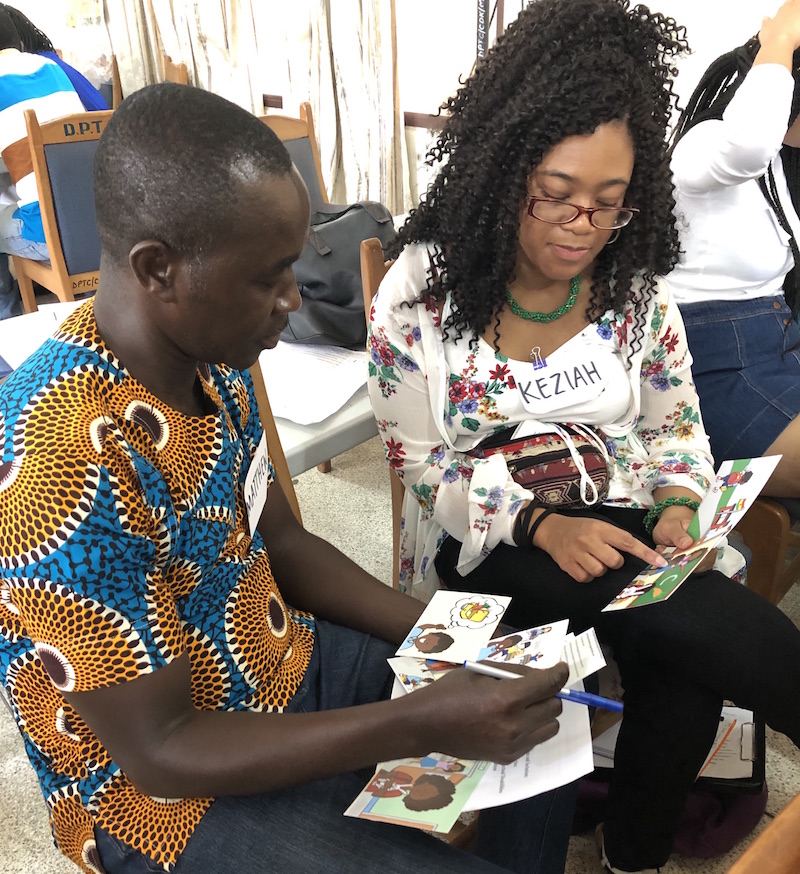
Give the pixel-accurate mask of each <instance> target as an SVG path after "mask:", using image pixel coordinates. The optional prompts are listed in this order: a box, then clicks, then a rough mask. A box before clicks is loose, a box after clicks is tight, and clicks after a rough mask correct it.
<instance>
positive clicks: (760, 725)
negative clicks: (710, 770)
mask: <svg viewBox="0 0 800 874" xmlns="http://www.w3.org/2000/svg"><path fill="white" fill-rule="evenodd" d="M734 731H735V732H736V734H737V735H738V736H737V737H736V739H735V740H736V742H735V746H738V749H739V756H740V759H741V761H743V762H748V761H749V762H750V763H751V766H752V767H751V772H750V775H749V776H745V777H704V776H702V774H701V776H699V777H698V778H697V781H696V783H695V785H696V786H697V787H698V788H703V789H712V790H714V791H715V792H748V793H753V794H755V793H758V792H761V790H762V788H763V786H764V779H765V760H766V736H767V732H766V727H765V725H764V720H763V719H761V718H760V717H759V716H757V715H756V714H753V717H752V721H743V722H740V723H738V724H737V726H736V727H735V729H734ZM729 740H730V739H729Z"/></svg>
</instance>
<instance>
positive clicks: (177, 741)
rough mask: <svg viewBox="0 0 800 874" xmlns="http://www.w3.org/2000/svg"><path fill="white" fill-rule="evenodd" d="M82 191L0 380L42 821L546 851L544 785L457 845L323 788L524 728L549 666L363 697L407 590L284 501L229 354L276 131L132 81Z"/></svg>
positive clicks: (3, 633)
mask: <svg viewBox="0 0 800 874" xmlns="http://www.w3.org/2000/svg"><path fill="white" fill-rule="evenodd" d="M95 195H96V205H97V220H98V228H99V233H100V238H101V244H102V261H101V276H100V284H99V290H98V292H97V295H96V297H95V298H94V299H93V300H91V301H89V302H87V303H86V304H84V305H83V306H81V307H80V308H79V309H78V310H76V311H75V313H74V314H73V315H72V316H71V317H70V318H69V319H68V320H67V321H66V322H65V323H64V324H63V325H62V326H61V328H60V329H59V331H58V332H57V334H56V335H55V336H54V337H53V338H52V339H50V340H49V341H47V342H46V343H45V344H44V345H43V346H42V347H41V348H40V349H39V350H38V351H37V352H36V353H35V354H34V355H33V356H32V357H31V358H30V359H29V360H28V361H27V362H25V363H24V364H23V365H22V366H21V367H19V368H18V369H17V370H16V371H15V372H14V373H13V374H12V375H11V377H10V378H9V379H8V380H7V381H6V382H5V383H4V384H3V386H2V387H1V388H0V446H2V455H1V456H0V596H1V597H0V678H2V682H3V685H4V686H5V689H6V691H7V694H8V696H9V698H10V700H11V703H12V706H13V709H14V714H15V716H16V719H17V722H18V724H19V727H20V729H21V731H22V734H23V738H24V742H25V747H26V751H27V753H28V755H29V757H30V760H31V762H32V764H33V766H34V768H35V769H36V772H37V774H38V777H39V780H40V784H41V789H42V792H43V794H44V797H45V799H46V801H47V805H48V808H49V811H50V816H51V821H52V827H53V834H54V837H55V840H56V842H57V845H58V846H59V848H60V849H61V850H62V852H63V853H64V854H66V855H67V856H68V857H69V858H71V859H72V860H73V861H74V862H75V863H76V864H77V865H78V866H79V867H80V868H82V869H83V870H84V871H86V872H107V874H114V872H116V871H121V870H123V869H124V870H125V871H126V872H130V871H172V870H174V871H175V872H176V874H190V872H200V871H202V872H211V871H213V872H222V871H237V872H240V871H267V870H269V871H314V872H317V871H325V872H336V871H342V872H345V871H347V872H351V871H354V870H355V871H357V870H374V869H372V867H371V866H372V863H373V861H374V860H375V859H380V860H381V863H380V867H381V869H382V870H383V871H387V872H391V871H398V872H399V871H403V872H407V871H409V870H412V869H413V870H415V871H418V872H434V871H435V872H448V871H453V872H455V871H459V872H469V871H497V870H501V869H498V868H497V867H495V866H494V865H492V864H491V863H490V862H487V861H486V858H490V859H493V860H494V861H496V862H498V863H500V864H502V865H503V867H504V868H505V869H507V870H521V868H520V866H521V865H522V864H523V862H524V865H525V868H524V870H531V863H530V860H531V859H537V858H540V857H541V858H546V857H547V854H548V853H555V855H556V856H558V857H563V855H564V854H565V853H566V844H567V841H568V835H569V825H570V822H571V804H572V802H573V798H574V795H573V793H572V791H571V790H569V789H568V790H560V791H559V793H553V794H549V795H545V796H540V797H539V798H536V799H532V800H531V801H529V802H525V803H524V804H521V805H515V806H514V809H513V811H503V810H501V811H500V812H499V813H498V814H497V815H495V814H494V813H488V814H487V815H486V816H483V815H482V816H481V818H480V822H481V828H480V834H479V847H478V848H479V852H478V855H466V854H463V853H461V852H460V851H457V850H455V849H453V848H452V847H450V846H449V845H447V844H445V843H443V842H440V841H436V840H433V839H431V838H430V837H429V836H426V835H425V834H423V833H421V832H418V831H416V830H413V829H399V828H396V827H393V826H389V825H387V824H383V823H373V822H365V821H362V820H356V819H346V818H344V817H343V816H342V813H343V811H344V810H345V808H346V807H347V806H348V805H349V803H350V802H351V801H352V799H353V798H354V797H355V796H356V795H357V794H358V792H359V791H360V789H361V788H362V787H363V785H364V777H363V775H361V776H359V775H357V774H355V773H354V771H356V770H357V769H362V768H365V767H369V766H373V765H374V764H375V763H376V762H379V761H385V760H388V759H393V758H399V757H403V756H410V755H416V756H422V755H426V754H428V753H430V751H431V750H434V749H435V750H439V751H441V752H443V753H445V754H449V755H451V756H456V757H466V758H485V759H493V760H495V761H500V762H508V761H511V760H513V759H515V758H517V757H518V756H519V755H520V754H522V753H524V752H525V751H526V750H528V749H530V748H531V747H532V746H534V745H535V744H536V743H539V742H541V741H543V740H545V739H547V738H549V737H551V736H552V735H553V734H554V733H555V732H556V730H557V723H556V721H555V719H556V716H557V714H558V712H559V710H560V703H559V702H558V701H557V700H556V699H554V698H553V697H552V695H553V693H554V692H555V691H557V690H558V689H559V688H560V687H561V686H562V685H563V683H564V682H565V680H566V677H567V671H566V668H565V666H564V665H559V666H557V667H555V668H553V669H550V670H548V671H528V672H526V675H525V678H524V679H523V682H521V683H497V682H495V681H494V680H492V679H491V678H487V677H482V676H478V675H476V674H474V673H471V672H469V673H468V672H466V671H455V672H451V674H450V675H448V676H447V677H445V678H444V679H442V680H440V681H438V682H437V683H436V684H431V685H430V686H429V687H426V688H423V689H420V690H419V691H417V692H415V693H414V694H413V695H409V696H405V697H403V698H401V699H398V700H394V701H390V700H388V698H389V692H390V688H391V672H390V669H389V667H388V664H387V663H386V657H387V656H388V655H391V654H392V653H393V651H394V650H395V648H396V647H397V646H398V645H399V643H400V642H401V641H402V640H403V639H404V638H405V636H406V634H407V632H408V629H409V628H412V627H414V625H415V624H416V622H417V620H418V618H419V615H420V613H421V610H422V607H423V605H422V604H421V603H420V602H418V601H415V600H414V599H412V598H410V597H408V596H406V595H403V594H401V593H399V592H397V591H394V590H392V589H391V588H389V587H387V586H385V585H383V584H381V583H379V582H378V581H377V580H375V579H374V578H372V577H370V576H369V575H368V574H366V573H365V572H364V571H363V570H361V569H360V568H358V567H356V566H355V565H354V564H353V563H352V562H350V561H349V560H348V559H347V558H345V557H344V556H343V555H342V554H341V553H339V552H338V551H336V550H335V549H334V548H333V547H331V546H330V545H329V544H327V543H324V542H323V541H321V540H319V539H318V538H316V537H314V536H313V535H312V534H310V533H309V532H307V531H305V530H304V529H303V528H302V526H301V525H300V524H299V523H298V522H297V521H296V520H295V517H294V516H293V514H292V512H291V510H290V508H289V505H288V503H287V500H286V498H285V496H284V495H283V493H282V492H281V488H280V486H279V484H278V483H277V481H276V480H275V478H274V476H273V471H272V466H271V463H270V462H269V456H268V447H266V446H265V442H264V436H263V431H262V427H261V424H260V421H259V415H258V409H257V404H256V400H255V396H254V393H253V385H252V381H251V379H250V376H249V374H248V372H247V368H248V367H250V366H251V365H252V364H253V363H254V362H255V361H256V360H257V358H258V355H259V353H260V352H261V351H262V349H265V348H269V347H274V346H275V345H276V344H277V342H278V338H279V336H280V333H281V330H282V329H283V328H284V327H285V325H286V322H287V315H288V313H289V312H290V311H292V310H295V309H297V308H298V306H299V305H300V298H299V294H298V291H297V286H296V283H295V280H294V276H293V273H292V264H293V262H294V261H295V260H297V258H298V257H299V255H300V253H301V251H302V249H303V246H304V245H305V241H306V236H307V231H308V224H309V205H308V196H307V193H306V190H305V187H304V185H303V183H302V181H301V180H300V177H299V175H298V174H297V171H296V170H295V169H294V168H293V166H292V164H291V162H290V159H289V156H288V153H287V152H286V150H285V149H284V147H283V145H282V144H281V143H280V142H279V140H278V139H277V138H276V137H275V135H274V134H273V133H272V132H271V131H270V130H269V128H267V126H266V125H264V124H263V123H262V122H260V121H259V120H258V119H256V118H255V117H253V116H251V115H249V114H248V113H247V112H245V111H244V110H242V109H240V108H238V107H236V106H234V105H233V104H231V103H229V102H228V101H226V100H223V99H222V98H220V97H216V96H214V95H212V94H210V93H208V92H204V91H201V90H199V89H194V88H187V87H185V86H177V85H169V84H163V85H155V86H151V87H148V88H145V89H142V90H141V91H139V92H136V93H135V94H133V95H131V96H130V97H128V98H127V99H126V100H125V101H124V103H123V104H122V107H121V108H120V109H118V110H117V111H116V112H115V114H114V116H113V117H112V119H111V121H110V122H109V124H108V127H107V129H106V131H105V132H104V134H103V137H102V139H101V141H100V143H99V147H98V151H97V157H96V159H95ZM223 362H224V363H223ZM251 470H259V471H261V472H264V471H265V472H266V473H265V475H263V476H262V483H261V488H260V489H259V484H258V482H256V481H254V479H255V478H254V477H251V476H250V471H251ZM259 475H261V474H259ZM264 490H266V502H265V503H264V502H263V500H261V501H259V500H258V499H256V500H254V501H252V502H251V503H249V504H248V503H246V500H245V496H246V495H248V496H249V495H250V493H251V492H252V493H254V494H255V493H259V492H260V493H261V494H260V496H261V498H262V499H263V497H264ZM256 498H258V495H256ZM262 507H263V511H262V509H261V508H262ZM509 828H513V829H514V830H515V831H514V834H515V838H514V840H513V841H511V840H508V839H507V831H508V829H509ZM542 846H546V847H547V848H548V849H546V850H545V851H542V849H541V848H542ZM509 853H511V854H512V855H513V854H514V853H518V855H519V858H520V859H522V861H520V862H519V864H517V859H516V858H512V857H511V856H509ZM482 857H484V858H482ZM559 864H561V863H560V862H558V861H556V862H555V863H554V864H551V863H549V862H548V863H547V864H545V863H543V866H544V867H542V868H540V869H539V870H540V871H544V870H545V869H546V870H547V871H551V870H556V869H557V867H558V865H559Z"/></svg>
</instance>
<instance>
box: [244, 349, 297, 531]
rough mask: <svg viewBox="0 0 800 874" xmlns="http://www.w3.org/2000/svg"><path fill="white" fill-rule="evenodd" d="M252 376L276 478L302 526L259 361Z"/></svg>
mask: <svg viewBox="0 0 800 874" xmlns="http://www.w3.org/2000/svg"><path fill="white" fill-rule="evenodd" d="M250 376H252V377H253V388H254V390H255V394H256V400H257V401H258V411H259V414H260V416H261V426H262V427H263V429H264V431H265V433H266V435H267V451H268V452H269V456H270V458H271V459H272V466H273V468H274V469H275V476H276V478H277V480H278V482H279V483H280V484H281V488H282V489H283V493H284V494H285V495H286V500H287V501H288V502H289V505H290V506H291V508H292V511H293V512H294V515H295V517H296V518H297V521H298V522H299V523H300V524H301V525H302V524H303V517H302V516H301V515H300V505H299V504H298V503H297V494H296V493H295V490H294V483H293V482H292V475H291V474H290V473H289V465H288V464H287V463H286V456H285V455H284V454H283V447H282V446H281V438H280V437H279V436H278V429H277V428H276V427H275V417H274V416H273V415H272V407H270V405H269V398H268V397H267V389H266V386H265V385H264V375H263V374H262V373H261V365H260V364H259V363H258V361H256V363H255V364H254V365H253V366H252V367H251V368H250Z"/></svg>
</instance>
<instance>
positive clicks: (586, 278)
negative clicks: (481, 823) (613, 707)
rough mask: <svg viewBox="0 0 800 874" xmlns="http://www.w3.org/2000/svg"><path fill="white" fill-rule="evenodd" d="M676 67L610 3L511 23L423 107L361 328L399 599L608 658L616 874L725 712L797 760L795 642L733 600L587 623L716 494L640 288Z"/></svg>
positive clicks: (666, 339)
mask: <svg viewBox="0 0 800 874" xmlns="http://www.w3.org/2000/svg"><path fill="white" fill-rule="evenodd" d="M686 48H687V45H686V42H685V39H684V32H683V29H682V28H680V27H678V26H677V25H676V24H675V22H674V21H673V20H672V19H669V18H665V17H663V16H662V15H659V14H655V13H651V12H650V11H649V10H648V9H647V8H646V7H644V6H636V7H635V8H631V7H630V5H629V2H628V0H536V2H533V3H531V4H530V5H529V6H528V7H527V9H526V10H525V11H524V12H523V13H522V14H521V15H520V17H519V19H518V20H517V21H516V22H515V23H514V24H512V25H511V26H510V27H509V28H508V30H507V32H506V33H505V35H504V36H503V37H502V38H501V39H499V40H498V42H497V44H496V46H495V47H494V48H493V49H492V51H491V52H489V54H488V55H487V57H486V58H485V60H484V61H482V62H479V63H478V65H477V67H476V69H475V71H474V73H473V75H472V76H470V77H469V79H468V80H467V81H466V82H465V83H464V85H463V86H462V87H461V89H460V90H459V91H458V93H457V94H456V95H455V96H454V97H452V98H451V99H450V100H448V101H447V103H446V104H445V108H446V109H447V111H448V117H447V121H446V123H445V127H444V130H443V131H442V133H441V135H440V137H439V139H438V141H437V143H436V145H435V147H434V148H433V150H432V152H431V154H430V156H429V158H430V160H431V161H434V160H441V161H443V162H444V163H443V166H442V169H441V170H440V172H439V175H438V177H437V178H436V180H435V182H434V183H433V185H432V186H431V188H430V189H429V191H428V193H427V195H426V197H425V199H424V200H423V202H422V203H421V205H420V206H419V208H418V209H417V210H416V211H414V212H413V213H412V214H411V215H410V217H409V218H408V220H407V222H406V223H405V225H404V226H403V228H402V229H401V231H400V234H399V240H398V242H397V245H396V246H395V248H394V250H393V251H392V252H391V254H392V255H393V256H396V263H395V264H394V266H393V267H392V268H391V269H390V270H389V272H388V274H387V276H386V278H385V279H384V281H383V283H382V284H381V287H380V289H379V292H378V295H377V297H376V300H375V303H374V307H373V310H372V313H371V317H370V326H369V327H370V337H369V344H370V354H371V364H370V374H371V375H370V381H369V386H370V396H371V399H372V403H373V407H374V411H375V416H376V419H377V420H378V426H379V429H380V432H381V435H382V439H383V441H384V444H385V448H386V453H387V457H388V460H389V463H390V465H391V466H392V467H393V469H394V470H396V471H397V473H398V474H399V476H400V477H401V478H402V480H403V483H404V486H405V489H406V495H405V501H404V508H403V510H404V512H403V515H404V530H403V534H402V547H401V551H402V555H401V559H402V564H401V582H402V584H403V585H404V586H405V587H406V588H407V589H409V590H410V591H412V593H414V594H416V595H418V596H419V597H422V598H428V597H430V595H431V593H432V592H433V590H434V589H435V588H436V587H437V586H438V585H439V584H440V579H441V581H442V582H443V583H444V584H445V585H446V586H448V587H449V588H451V589H462V590H465V591H472V592H485V593H492V594H506V595H511V596H512V598H513V600H512V602H511V606H510V608H509V610H508V611H507V613H506V618H507V619H508V621H509V622H510V623H512V624H513V625H516V626H518V627H528V626H533V625H540V624H542V623H548V622H551V621H556V620H558V619H562V618H565V617H568V618H569V619H570V620H571V628H572V630H574V631H581V630H583V629H585V628H587V627H590V626H594V627H595V629H596V630H597V632H598V634H599V636H600V638H601V640H603V641H604V642H605V643H606V644H608V645H609V646H610V647H611V648H612V649H613V653H614V657H615V659H616V661H617V663H618V665H619V669H620V673H621V677H622V681H623V686H624V689H625V694H624V719H623V723H622V728H621V731H620V734H619V740H618V744H617V752H616V760H615V768H614V774H613V778H612V782H611V786H610V793H609V801H608V808H607V814H606V818H605V822H604V824H603V825H602V826H601V827H600V828H599V829H598V843H599V846H600V849H601V858H602V860H603V864H604V866H605V868H606V870H608V871H612V872H618V871H654V870H657V869H658V868H659V866H661V865H663V864H664V863H665V862H666V860H667V858H668V857H669V854H670V851H671V848H672V844H673V840H674V837H675V833H676V829H677V824H678V821H679V818H680V815H681V812H682V810H683V808H684V805H685V802H686V799H687V796H688V793H689V791H690V789H691V787H692V784H693V782H694V780H695V778H696V776H697V774H698V772H699V770H700V768H701V766H702V764H703V761H704V759H705V756H706V754H707V753H708V751H709V749H710V747H711V744H712V742H713V740H714V737H715V733H716V729H717V725H718V721H719V714H720V708H721V704H722V701H723V699H724V698H731V699H733V700H735V701H736V702H737V703H738V704H740V706H742V707H749V708H752V709H754V710H756V711H758V712H759V713H760V714H762V715H763V716H764V717H765V718H766V720H767V721H768V722H769V723H770V724H771V725H772V726H773V727H774V728H776V729H778V730H780V731H783V732H785V733H786V734H788V735H789V736H790V737H791V738H792V740H793V741H794V742H795V743H800V704H799V703H798V701H797V696H796V695H795V692H794V690H796V689H797V688H800V685H798V684H800V632H798V630H797V629H796V628H795V627H794V625H793V624H792V623H791V622H790V621H789V620H788V619H787V618H786V617H785V616H784V615H783V614H782V613H780V611H778V610H777V609H776V608H774V607H773V606H772V605H770V604H768V603H767V602H766V601H764V600H763V599H761V598H759V597H758V596H757V595H755V594H753V593H752V592H750V591H749V590H747V589H746V588H745V587H743V586H741V585H739V584H737V583H734V582H733V581H732V580H730V579H729V578H728V577H726V576H725V575H723V574H722V573H720V572H718V571H710V572H707V573H704V574H703V575H702V576H700V575H698V574H697V573H696V574H695V576H694V577H691V578H690V579H689V580H688V581H687V582H686V583H685V584H684V585H683V586H681V587H680V588H679V589H678V590H677V591H676V592H675V593H674V594H673V595H672V596H671V598H670V599H669V600H668V601H664V602H663V603H661V604H658V605H654V606H650V607H645V608H641V609H634V610H626V611H620V612H609V613H603V612H601V611H602V608H603V607H605V606H606V605H607V604H608V603H609V602H610V601H611V600H612V598H613V597H614V596H615V595H617V594H618V593H619V592H620V591H622V590H623V589H624V588H625V587H626V586H627V585H629V584H630V582H631V580H632V579H633V578H634V577H635V576H636V575H637V574H638V573H639V572H640V571H642V570H643V569H644V568H645V567H646V566H647V565H648V564H651V563H655V564H663V563H664V562H663V558H662V557H661V555H660V552H659V551H658V550H660V549H661V548H664V547H669V546H673V547H677V548H679V549H686V548H688V547H690V546H691V544H692V538H691V537H690V536H689V535H688V534H687V526H688V523H689V520H690V519H691V518H692V516H693V513H694V510H695V509H696V507H697V502H698V500H699V499H700V498H701V497H702V496H703V494H704V493H705V492H706V490H707V489H708V487H709V485H710V482H711V480H712V479H713V467H712V459H711V455H710V452H709V445H708V439H707V437H706V434H705V432H704V430H703V425H702V421H701V418H700V413H699V409H698V402H697V395H696V393H695V390H694V386H693V383H692V376H691V370H690V364H691V359H690V356H689V353H688V349H687V346H686V339H685V337H684V331H683V325H682V323H681V318H680V314H679V312H678V309H677V307H676V305H675V303H674V302H673V301H672V300H671V299H670V297H669V292H668V289H667V288H666V286H665V284H664V282H663V281H662V280H661V279H659V278H658V275H659V274H663V273H665V272H667V271H669V270H670V269H671V268H672V267H673V266H674V264H675V263H676V260H677V258H678V254H679V248H678V238H677V233H676V229H675V225H674V219H673V207H674V200H673V196H672V187H671V181H670V173H669V164H668V160H667V150H666V132H667V125H668V121H669V116H670V109H671V106H672V103H673V96H674V95H673V90H672V76H673V75H674V69H673V66H672V58H673V57H674V56H675V55H677V54H678V53H680V52H681V51H683V50H685V49H686ZM511 429H517V433H518V434H519V433H520V429H524V431H523V433H525V434H528V435H530V434H548V435H551V434H552V435H555V436H554V437H553V441H554V442H555V443H556V444H558V445H560V446H561V447H562V448H563V447H564V446H572V448H573V449H574V450H575V456H576V457H578V458H579V456H578V450H579V449H580V448H581V446H580V445H579V444H581V445H582V447H583V448H584V449H585V448H586V447H587V446H593V447H594V450H593V451H594V452H596V453H597V452H600V448H602V447H604V446H605V447H607V450H608V458H607V459H606V463H607V469H608V478H607V481H606V482H604V481H603V478H602V475H601V476H599V477H597V478H596V479H595V478H594V477H593V476H592V475H591V474H589V472H588V465H583V464H581V463H580V461H579V460H578V462H577V463H576V468H577V470H578V471H579V473H580V477H579V478H577V477H576V482H574V483H573V484H572V485H574V486H575V489H576V490H577V492H578V494H579V499H578V500H577V501H573V502H572V503H573V506H571V507H570V506H565V501H564V495H565V494H566V495H567V496H569V494H570V492H569V490H567V491H566V493H564V492H560V491H559V490H558V489H555V494H553V493H548V494H544V495H542V494H541V493H539V494H538V495H537V494H535V493H534V491H532V490H531V489H529V488H524V487H523V486H521V485H520V483H519V482H517V480H516V479H515V474H516V475H517V476H519V474H518V473H517V471H516V470H515V466H514V465H513V464H512V463H510V462H509V461H507V460H506V458H505V457H504V455H503V454H502V453H495V454H490V453H489V452H487V451H485V450H486V441H487V439H492V438H494V439H495V440H497V439H498V435H499V437H500V439H501V440H506V439H507V438H508V435H509V433H510V432H511ZM600 429H602V430H600ZM559 441H560V442H559ZM593 441H594V442H593ZM599 447H600V448H599ZM601 460H602V459H601ZM603 468H605V465H603ZM561 485H563V484H561ZM545 491H546V490H545ZM575 504H577V507H576V506H575ZM713 552H715V551H713ZM744 635H746V636H747V639H748V640H751V641H755V651H754V650H752V649H750V648H749V647H748V651H747V653H746V655H745V653H743V652H742V651H741V650H740V649H739V648H738V644H737V642H738V641H740V640H742V639H744ZM676 713H681V714H686V719H685V720H681V721H680V726H681V729H680V731H678V732H676V731H675V730H674V728H673V727H674V725H675V721H674V715H675V714H676ZM665 725H670V726H671V728H670V731H669V733H668V735H665V733H664V726H665Z"/></svg>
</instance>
